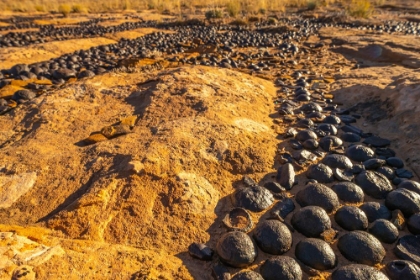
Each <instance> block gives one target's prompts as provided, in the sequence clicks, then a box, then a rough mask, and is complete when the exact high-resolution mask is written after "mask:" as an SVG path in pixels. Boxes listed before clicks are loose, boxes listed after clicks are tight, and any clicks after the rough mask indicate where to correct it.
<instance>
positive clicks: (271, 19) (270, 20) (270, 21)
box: [268, 17, 277, 24]
mask: <svg viewBox="0 0 420 280" xmlns="http://www.w3.org/2000/svg"><path fill="white" fill-rule="evenodd" d="M268 24H277V19H275V18H273V17H270V18H268Z"/></svg>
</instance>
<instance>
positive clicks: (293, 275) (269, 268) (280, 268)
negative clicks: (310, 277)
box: [260, 256, 302, 280]
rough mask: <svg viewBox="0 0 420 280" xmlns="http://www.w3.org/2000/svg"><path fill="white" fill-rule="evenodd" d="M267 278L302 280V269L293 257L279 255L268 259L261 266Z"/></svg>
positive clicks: (271, 279) (263, 275) (273, 279)
mask: <svg viewBox="0 0 420 280" xmlns="http://www.w3.org/2000/svg"><path fill="white" fill-rule="evenodd" d="M260 273H261V275H262V277H263V278H264V279H265V280H301V279H302V269H301V268H300V266H299V264H298V263H297V262H296V261H295V260H294V259H293V258H291V257H287V256H278V257H271V258H269V259H267V260H266V261H265V262H264V263H263V264H262V265H261V268H260Z"/></svg>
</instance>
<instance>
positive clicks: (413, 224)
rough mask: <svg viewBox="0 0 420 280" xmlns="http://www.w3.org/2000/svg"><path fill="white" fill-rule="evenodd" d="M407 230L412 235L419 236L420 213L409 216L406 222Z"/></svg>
mask: <svg viewBox="0 0 420 280" xmlns="http://www.w3.org/2000/svg"><path fill="white" fill-rule="evenodd" d="M407 228H408V230H409V231H410V232H411V233H412V234H414V235H416V234H420V213H417V214H414V215H411V217H410V218H409V219H408V220H407Z"/></svg>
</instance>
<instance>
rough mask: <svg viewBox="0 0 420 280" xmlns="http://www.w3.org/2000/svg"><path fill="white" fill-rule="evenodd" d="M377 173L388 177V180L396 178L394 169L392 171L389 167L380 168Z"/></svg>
mask: <svg viewBox="0 0 420 280" xmlns="http://www.w3.org/2000/svg"><path fill="white" fill-rule="evenodd" d="M376 172H379V173H381V174H383V175H385V177H387V178H388V180H393V179H394V178H395V171H394V169H392V168H390V167H388V166H382V167H379V168H378V169H376Z"/></svg>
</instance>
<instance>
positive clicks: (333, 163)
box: [322, 154, 353, 169]
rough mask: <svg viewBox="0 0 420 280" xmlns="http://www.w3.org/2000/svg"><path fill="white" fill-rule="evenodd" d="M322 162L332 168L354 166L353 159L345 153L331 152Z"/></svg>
mask: <svg viewBox="0 0 420 280" xmlns="http://www.w3.org/2000/svg"><path fill="white" fill-rule="evenodd" d="M322 163H324V164H325V165H328V166H329V167H331V168H341V169H350V168H352V167H353V163H352V162H351V160H350V159H349V158H348V157H346V156H345V155H338V154H330V155H327V156H326V157H325V158H324V159H323V160H322Z"/></svg>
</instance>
